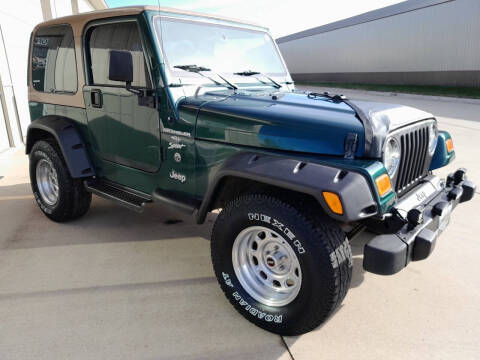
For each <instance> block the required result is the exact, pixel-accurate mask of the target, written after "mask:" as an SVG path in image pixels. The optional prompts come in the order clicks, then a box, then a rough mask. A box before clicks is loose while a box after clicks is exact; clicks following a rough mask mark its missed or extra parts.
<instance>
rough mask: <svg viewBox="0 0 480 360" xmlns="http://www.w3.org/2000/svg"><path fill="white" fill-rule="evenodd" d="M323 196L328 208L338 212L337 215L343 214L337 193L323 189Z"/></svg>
mask: <svg viewBox="0 0 480 360" xmlns="http://www.w3.org/2000/svg"><path fill="white" fill-rule="evenodd" d="M323 198H324V199H325V201H326V203H327V205H328V207H329V208H330V210H332V211H333V212H334V213H335V214H338V215H342V214H343V206H342V201H341V200H340V198H339V197H338V195H337V194H335V193H332V192H329V191H324V192H323Z"/></svg>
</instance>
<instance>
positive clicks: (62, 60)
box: [31, 25, 77, 93]
mask: <svg viewBox="0 0 480 360" xmlns="http://www.w3.org/2000/svg"><path fill="white" fill-rule="evenodd" d="M31 76H32V84H33V87H34V88H35V89H36V90H38V91H43V92H50V93H52V92H67V93H76V92H77V62H76V59H75V48H74V41H73V31H72V28H71V27H70V26H69V25H55V26H49V27H45V28H41V29H39V30H37V32H36V33H35V36H34V37H33V49H32V74H31Z"/></svg>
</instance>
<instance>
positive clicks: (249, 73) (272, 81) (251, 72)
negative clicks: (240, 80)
mask: <svg viewBox="0 0 480 360" xmlns="http://www.w3.org/2000/svg"><path fill="white" fill-rule="evenodd" d="M234 74H235V75H240V76H254V77H255V79H257V80H258V81H260V82H261V83H262V84H267V83H266V82H265V81H262V80H260V79H259V78H258V76H255V75H261V76H263V77H265V78H267V79H268V80H269V81H270V82H271V83H272V85H273V87H275V88H277V89H280V88H281V87H282V85H280V84H279V83H278V82H276V81H275V80H273V79H272V78H271V77H270V76H268V75H266V74H264V73H261V72H259V71H252V70H246V71H240V72H236V73H234Z"/></svg>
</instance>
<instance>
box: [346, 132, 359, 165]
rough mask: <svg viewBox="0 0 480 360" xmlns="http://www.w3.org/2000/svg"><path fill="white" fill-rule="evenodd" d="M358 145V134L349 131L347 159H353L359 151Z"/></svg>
mask: <svg viewBox="0 0 480 360" xmlns="http://www.w3.org/2000/svg"><path fill="white" fill-rule="evenodd" d="M357 146H358V135H357V134H355V133H348V134H347V136H345V143H344V149H345V159H353V158H354V157H355V153H356V152H357Z"/></svg>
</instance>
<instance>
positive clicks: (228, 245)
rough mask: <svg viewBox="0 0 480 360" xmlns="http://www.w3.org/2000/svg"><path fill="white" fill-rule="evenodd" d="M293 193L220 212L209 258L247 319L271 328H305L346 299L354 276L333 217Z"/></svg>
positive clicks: (286, 331) (244, 199) (248, 199)
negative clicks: (290, 196)
mask: <svg viewBox="0 0 480 360" xmlns="http://www.w3.org/2000/svg"><path fill="white" fill-rule="evenodd" d="M312 214H314V211H313V209H308V208H300V206H298V205H297V206H296V205H293V202H290V201H288V199H286V200H285V199H281V198H277V197H272V196H267V195H262V194H258V195H245V196H241V197H239V198H237V199H235V200H234V201H232V202H230V203H229V204H228V205H227V206H226V207H225V209H223V211H222V212H221V213H220V215H219V216H218V218H217V221H216V223H215V226H214V229H213V234H212V243H211V247H212V261H213V266H214V270H215V274H216V276H217V278H218V280H219V282H220V285H221V287H222V289H223V291H224V293H225V295H226V296H227V298H228V299H229V300H230V302H231V303H232V304H233V306H234V307H235V308H236V309H237V310H238V311H239V312H240V314H242V315H243V316H244V317H245V318H247V319H248V320H249V321H251V322H253V323H254V324H256V325H258V326H260V327H262V328H264V329H266V330H268V331H271V332H274V333H278V334H282V335H298V334H302V333H305V332H308V331H310V330H312V329H314V328H315V327H317V326H318V325H319V324H320V323H322V322H323V321H324V320H325V319H327V318H328V316H329V315H330V314H332V312H333V311H334V310H335V309H336V308H337V307H338V306H339V305H340V304H341V302H342V300H343V299H344V297H345V295H346V293H347V291H348V288H349V285H350V280H351V275H352V257H351V250H350V245H349V243H348V240H347V239H346V237H345V234H344V233H343V232H342V231H341V229H340V228H339V227H338V226H337V225H336V224H335V223H334V222H333V221H331V220H330V219H329V218H327V217H325V216H322V215H318V216H317V215H312Z"/></svg>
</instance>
